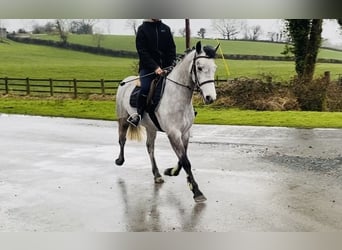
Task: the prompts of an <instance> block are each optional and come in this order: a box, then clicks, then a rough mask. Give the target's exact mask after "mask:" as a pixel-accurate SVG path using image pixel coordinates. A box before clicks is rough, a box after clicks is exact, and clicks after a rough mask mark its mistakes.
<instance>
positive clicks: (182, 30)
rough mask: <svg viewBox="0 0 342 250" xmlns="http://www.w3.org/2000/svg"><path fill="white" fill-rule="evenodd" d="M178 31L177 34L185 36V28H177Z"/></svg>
mask: <svg viewBox="0 0 342 250" xmlns="http://www.w3.org/2000/svg"><path fill="white" fill-rule="evenodd" d="M178 33H179V35H181V36H182V37H185V36H186V30H185V28H181V29H179V30H178Z"/></svg>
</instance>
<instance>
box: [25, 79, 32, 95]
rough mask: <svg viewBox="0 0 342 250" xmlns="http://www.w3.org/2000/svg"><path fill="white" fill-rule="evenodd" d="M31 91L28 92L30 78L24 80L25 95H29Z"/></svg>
mask: <svg viewBox="0 0 342 250" xmlns="http://www.w3.org/2000/svg"><path fill="white" fill-rule="evenodd" d="M30 93H31V91H30V78H28V77H27V78H26V94H27V95H30Z"/></svg>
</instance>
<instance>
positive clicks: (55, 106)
mask: <svg viewBox="0 0 342 250" xmlns="http://www.w3.org/2000/svg"><path fill="white" fill-rule="evenodd" d="M123 38H124V37H123ZM108 42H109V43H111V42H110V41H109V40H108ZM176 42H178V43H180V42H181V41H180V40H177V39H176ZM211 42H213V43H214V45H215V43H216V41H211ZM122 43H124V42H122ZM233 43H234V41H232V44H233ZM118 44H119V43H117V44H116V45H118ZM260 44H261V43H260ZM260 44H259V45H260ZM126 45H127V46H131V45H129V43H128V42H126ZM240 45H241V43H240ZM268 45H269V44H265V45H264V46H265V47H261V48H259V50H260V49H263V50H264V51H267V52H268V53H270V51H272V50H274V48H273V49H272V48H270V47H267V46H268ZM225 46H229V44H228V45H227V44H226V45H225ZM223 48H226V49H227V48H228V47H223ZM235 50H236V51H238V46H235ZM245 50H246V51H247V50H248V49H246V48H245ZM254 50H255V51H257V49H256V48H254ZM259 53H261V52H259ZM272 53H275V52H272ZM0 55H1V66H0V77H5V76H7V77H20V78H26V77H30V78H54V79H73V78H76V79H116V80H120V79H123V78H124V77H126V76H128V75H132V74H134V73H135V71H136V69H135V66H134V65H135V64H136V62H137V61H136V60H134V59H124V58H113V57H108V56H98V55H93V54H88V53H81V52H75V51H70V50H64V49H57V48H52V47H46V46H38V45H28V44H22V43H15V42H12V41H8V42H6V43H0ZM216 62H217V65H218V70H217V75H218V77H219V78H227V77H229V78H236V77H253V78H261V77H262V76H265V75H267V76H272V77H273V79H274V80H276V81H288V80H289V79H291V78H292V77H293V76H294V75H295V71H294V63H293V62H277V61H252V60H251V61H241V60H226V62H227V63H228V66H229V70H230V75H229V76H227V73H226V71H225V67H224V64H223V61H222V60H221V59H217V60H216ZM324 71H331V76H332V79H336V78H337V76H338V74H341V73H342V65H341V64H327V63H324V64H323V63H319V64H317V68H316V77H317V76H320V75H322V74H323V72H324ZM114 107H115V102H114V101H108V100H107V101H105V100H102V101H94V100H71V99H66V100H64V99H62V100H61V99H35V98H17V97H2V98H1V97H0V113H13V114H30V115H47V116H61V117H79V118H90V119H107V120H115V119H116V115H115V108H114ZM197 110H198V112H199V114H198V116H197V117H196V123H203V124H231V125H259V126H288V127H305V128H313V127H331V128H342V113H338V112H336V113H330V112H320V113H318V112H257V111H248V110H237V109H214V108H210V107H206V106H198V107H197Z"/></svg>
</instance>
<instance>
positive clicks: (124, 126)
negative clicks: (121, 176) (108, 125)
mask: <svg viewBox="0 0 342 250" xmlns="http://www.w3.org/2000/svg"><path fill="white" fill-rule="evenodd" d="M118 123H119V125H118V130H119V145H120V154H119V157H118V158H117V159H116V160H115V164H116V165H119V166H121V165H122V164H123V163H124V162H125V143H126V134H127V130H128V126H129V124H128V122H127V121H126V118H120V119H119V121H118Z"/></svg>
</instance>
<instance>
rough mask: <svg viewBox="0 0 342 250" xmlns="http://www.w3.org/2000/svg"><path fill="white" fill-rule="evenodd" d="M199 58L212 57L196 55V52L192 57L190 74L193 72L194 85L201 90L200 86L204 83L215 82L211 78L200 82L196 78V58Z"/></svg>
mask: <svg viewBox="0 0 342 250" xmlns="http://www.w3.org/2000/svg"><path fill="white" fill-rule="evenodd" d="M199 58H206V59H212V58H211V57H209V56H196V53H195V56H194V59H193V60H192V66H191V71H190V74H191V75H192V73H194V77H195V81H194V82H195V85H196V87H197V89H198V90H201V86H203V85H204V84H208V83H212V82H213V83H215V80H214V79H213V80H207V81H204V82H200V81H199V80H198V76H197V69H196V60H197V59H199Z"/></svg>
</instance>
